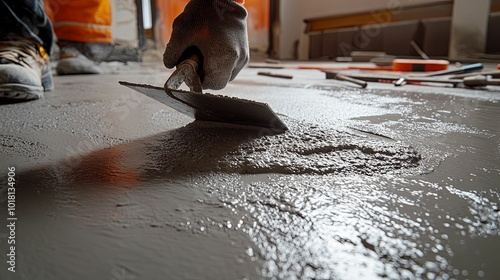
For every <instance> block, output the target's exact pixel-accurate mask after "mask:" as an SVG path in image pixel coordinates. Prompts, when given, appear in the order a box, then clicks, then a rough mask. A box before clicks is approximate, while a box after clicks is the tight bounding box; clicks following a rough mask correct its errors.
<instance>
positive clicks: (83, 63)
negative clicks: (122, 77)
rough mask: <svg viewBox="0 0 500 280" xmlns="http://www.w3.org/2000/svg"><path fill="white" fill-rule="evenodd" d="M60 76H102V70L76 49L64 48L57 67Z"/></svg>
mask: <svg viewBox="0 0 500 280" xmlns="http://www.w3.org/2000/svg"><path fill="white" fill-rule="evenodd" d="M56 71H57V74H58V75H77V74H100V73H102V70H101V68H100V67H99V66H98V65H97V64H96V63H95V62H94V61H92V60H90V59H88V58H87V57H86V56H84V55H83V54H82V53H81V52H80V51H78V50H77V49H76V48H74V47H70V46H62V47H61V50H60V55H59V62H58V63H57V66H56Z"/></svg>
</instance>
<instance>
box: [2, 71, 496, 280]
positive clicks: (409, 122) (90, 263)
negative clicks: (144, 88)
mask: <svg viewBox="0 0 500 280" xmlns="http://www.w3.org/2000/svg"><path fill="white" fill-rule="evenodd" d="M108 68H109V69H108V71H107V72H108V73H107V74H103V75H99V76H70V77H55V84H56V90H55V91H54V92H51V93H47V95H46V97H45V98H44V99H42V100H38V101H34V102H29V103H19V104H3V105H0V116H1V118H2V124H1V128H0V154H1V159H0V170H1V172H2V173H1V174H0V182H1V187H0V188H1V190H2V194H1V197H2V201H1V203H0V206H1V208H2V210H1V211H0V224H2V226H1V227H0V252H1V254H0V255H2V256H3V257H2V258H1V259H2V265H0V268H1V270H0V279H113V280H124V279H129V280H131V279H261V278H264V279H268V278H276V279H499V278H498V277H499V275H500V266H498V263H499V261H500V213H499V211H500V203H499V199H500V183H499V182H500V164H499V163H500V137H499V136H500V121H499V120H500V103H499V102H500V88H498V87H497V88H495V87H488V88H486V89H479V90H465V89H454V88H446V87H423V86H406V87H403V88H398V89H396V88H394V87H392V86H390V85H380V84H378V85H370V86H369V87H368V88H367V89H358V88H356V87H351V86H350V85H348V84H345V83H343V82H338V81H330V80H325V79H324V74H322V73H320V72H317V71H313V70H276V72H278V73H283V74H291V75H294V79H293V80H291V81H289V80H279V79H275V78H270V77H262V76H257V71H258V70H256V69H245V70H244V71H243V72H242V74H241V75H240V76H239V77H238V78H237V80H235V81H234V82H233V83H231V84H230V85H229V86H228V87H227V88H226V89H225V90H223V91H222V92H220V93H221V94H225V95H229V96H237V97H241V98H247V99H252V100H257V101H262V102H266V103H268V104H269V105H270V106H271V107H272V108H273V109H274V110H275V111H276V112H277V113H279V115H280V117H281V118H282V120H283V121H284V122H285V123H286V124H287V125H288V127H289V128H290V130H289V131H288V132H286V133H284V134H279V135H271V134H270V133H269V131H265V130H262V129H249V128H242V127H240V126H231V125H222V124H213V123H204V122H194V123H193V122H192V120H190V119H189V118H187V117H185V116H183V115H181V114H179V113H177V112H176V111H173V110H171V109H169V108H167V107H165V106H163V105H162V104H160V103H157V102H155V101H153V100H151V99H148V98H146V97H143V96H140V95H139V94H138V93H135V92H134V91H132V90H130V89H127V88H125V87H122V86H120V85H118V81H120V80H125V81H129V82H134V83H147V84H153V85H160V86H161V85H162V84H163V82H164V81H165V79H166V77H167V76H168V75H169V74H170V73H171V72H169V71H167V70H165V69H162V68H161V67H160V66H151V65H148V66H139V65H137V64H130V65H129V66H126V67H124V66H121V65H119V64H109V65H108ZM273 71H274V70H273ZM8 167H15V175H13V174H11V175H13V177H14V178H15V180H16V185H15V187H16V191H15V217H16V218H17V220H16V228H15V241H16V243H15V246H16V248H15V270H16V272H15V273H13V272H10V271H8V270H7V269H8V267H10V265H9V264H8V263H6V261H7V260H8V259H7V254H9V253H10V245H8V240H9V238H10V237H11V236H12V231H10V230H9V229H8V228H7V227H6V225H8V222H9V220H8V212H7V209H8V206H9V204H8V199H7V198H8V190H7V186H8V185H7V184H8V177H9V174H8Z"/></svg>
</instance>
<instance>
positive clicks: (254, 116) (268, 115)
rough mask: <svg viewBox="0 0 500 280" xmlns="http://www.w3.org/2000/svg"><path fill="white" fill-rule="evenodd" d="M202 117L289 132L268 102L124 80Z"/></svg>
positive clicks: (176, 107)
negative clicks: (165, 87) (167, 88)
mask: <svg viewBox="0 0 500 280" xmlns="http://www.w3.org/2000/svg"><path fill="white" fill-rule="evenodd" d="M120 84H121V85H124V86H126V87H129V88H131V89H133V90H135V91H138V92H140V93H142V94H144V95H146V96H148V97H150V98H153V99H154V100H156V101H159V102H161V103H163V104H165V105H167V106H169V107H170V108H172V109H175V110H177V111H179V112H181V113H183V114H184V115H187V116H189V117H191V118H194V119H196V120H199V121H210V122H222V123H232V124H239V125H249V126H258V127H264V128H269V129H271V130H272V131H273V132H276V133H279V132H285V131H286V130H288V128H287V126H286V125H285V124H284V123H283V122H282V121H281V119H280V118H279V117H278V116H277V115H276V113H274V111H273V110H272V109H271V107H269V105H267V104H266V103H262V102H256V101H252V100H246V99H241V98H235V97H228V96H222V95H214V94H210V93H200V92H193V91H183V90H173V89H169V90H167V91H165V89H164V88H163V87H156V86H151V85H144V84H134V83H129V82H120Z"/></svg>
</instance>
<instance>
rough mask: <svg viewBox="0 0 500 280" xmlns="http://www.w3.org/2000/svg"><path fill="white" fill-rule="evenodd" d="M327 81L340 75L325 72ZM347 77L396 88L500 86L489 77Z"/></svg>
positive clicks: (496, 80) (499, 81) (498, 82)
mask: <svg viewBox="0 0 500 280" xmlns="http://www.w3.org/2000/svg"><path fill="white" fill-rule="evenodd" d="M325 74H326V78H327V79H336V76H337V75H338V74H337V73H336V72H331V71H325ZM344 76H346V77H350V78H354V79H357V80H362V81H366V82H377V83H393V84H394V85H395V86H404V85H406V84H407V83H418V84H420V83H434V84H450V85H453V86H454V87H456V86H458V85H460V84H463V85H464V86H466V87H469V88H475V87H484V86H488V85H500V79H491V78H490V77H488V76H484V75H476V76H471V77H465V78H464V79H444V78H432V77H397V76H391V75H384V76H382V75H359V74H358V75H354V74H349V75H347V74H344Z"/></svg>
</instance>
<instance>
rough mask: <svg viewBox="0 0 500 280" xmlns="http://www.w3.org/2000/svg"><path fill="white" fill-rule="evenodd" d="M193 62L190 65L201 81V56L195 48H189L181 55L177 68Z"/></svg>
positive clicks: (202, 76) (202, 75)
mask: <svg viewBox="0 0 500 280" xmlns="http://www.w3.org/2000/svg"><path fill="white" fill-rule="evenodd" d="M189 60H191V61H193V62H194V64H192V65H193V66H196V67H195V71H196V73H197V74H198V76H199V77H200V80H201V81H203V78H204V77H205V74H204V72H203V55H202V54H201V51H200V50H199V49H198V48H197V47H194V46H193V47H189V48H187V49H186V50H185V51H184V53H182V55H181V58H180V59H179V63H178V64H177V66H179V65H181V64H183V63H184V62H186V61H189Z"/></svg>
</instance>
